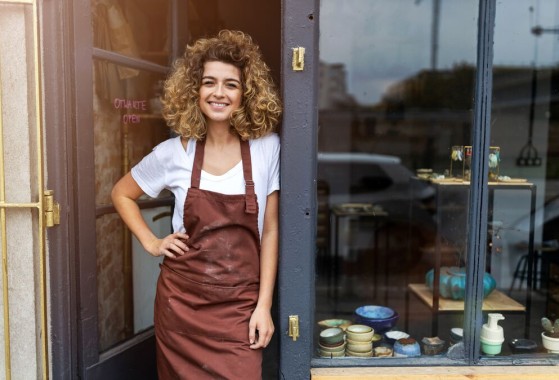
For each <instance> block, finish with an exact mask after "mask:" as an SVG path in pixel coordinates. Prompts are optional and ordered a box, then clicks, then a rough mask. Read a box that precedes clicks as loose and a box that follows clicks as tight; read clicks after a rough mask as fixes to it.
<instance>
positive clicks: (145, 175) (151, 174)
mask: <svg viewBox="0 0 559 380" xmlns="http://www.w3.org/2000/svg"><path fill="white" fill-rule="evenodd" d="M158 148H161V147H160V146H157V147H155V148H154V149H153V151H152V152H151V153H150V154H148V155H147V156H145V157H144V158H143V159H142V160H141V161H140V162H139V163H138V164H137V165H136V166H134V167H133V168H132V170H131V171H130V173H131V174H132V178H134V180H135V181H136V182H137V183H138V186H140V188H141V189H142V190H143V191H144V193H146V194H147V195H149V196H150V197H152V198H156V197H157V196H158V195H159V193H160V192H161V191H162V190H163V189H164V188H165V172H166V170H165V166H164V165H163V164H162V162H165V161H164V160H161V158H160V157H159V155H160V152H159V150H161V149H158Z"/></svg>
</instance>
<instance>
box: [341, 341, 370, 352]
mask: <svg viewBox="0 0 559 380" xmlns="http://www.w3.org/2000/svg"><path fill="white" fill-rule="evenodd" d="M346 349H347V350H349V351H353V352H369V351H372V350H373V344H372V343H371V342H369V343H366V342H353V341H352V342H348V343H347V345H346Z"/></svg>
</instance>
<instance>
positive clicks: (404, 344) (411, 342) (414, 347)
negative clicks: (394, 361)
mask: <svg viewBox="0 0 559 380" xmlns="http://www.w3.org/2000/svg"><path fill="white" fill-rule="evenodd" d="M393 350H394V356H408V357H413V356H421V348H420V347H419V343H417V341H416V340H415V339H413V338H402V339H398V340H397V341H396V342H395V343H394V347H393Z"/></svg>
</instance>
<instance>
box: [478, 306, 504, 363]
mask: <svg viewBox="0 0 559 380" xmlns="http://www.w3.org/2000/svg"><path fill="white" fill-rule="evenodd" d="M503 319H505V317H504V316H503V314H500V313H489V314H488V315H487V323H486V324H484V325H483V326H482V328H481V336H480V340H481V350H482V351H483V353H484V354H487V355H497V354H500V353H501V347H502V345H503V342H504V341H505V335H504V333H503V328H502V327H501V326H499V324H498V323H499V321H500V320H503Z"/></svg>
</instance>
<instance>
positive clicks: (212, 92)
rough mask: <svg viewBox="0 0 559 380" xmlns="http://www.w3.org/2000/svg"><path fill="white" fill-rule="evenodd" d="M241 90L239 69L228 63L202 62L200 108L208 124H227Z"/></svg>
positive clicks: (237, 105)
mask: <svg viewBox="0 0 559 380" xmlns="http://www.w3.org/2000/svg"><path fill="white" fill-rule="evenodd" d="M242 95H243V90H242V85H241V70H240V69H239V68H238V67H235V66H233V65H231V64H229V63H224V62H218V61H212V62H206V63H205V64H204V73H203V74H202V82H201V85H200V109H201V110H202V113H203V114H204V115H205V116H206V120H207V122H208V126H210V125H212V124H226V125H227V126H229V119H230V117H231V113H232V112H233V111H234V110H236V109H237V108H239V107H240V105H241V100H242Z"/></svg>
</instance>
